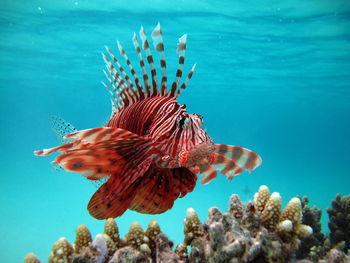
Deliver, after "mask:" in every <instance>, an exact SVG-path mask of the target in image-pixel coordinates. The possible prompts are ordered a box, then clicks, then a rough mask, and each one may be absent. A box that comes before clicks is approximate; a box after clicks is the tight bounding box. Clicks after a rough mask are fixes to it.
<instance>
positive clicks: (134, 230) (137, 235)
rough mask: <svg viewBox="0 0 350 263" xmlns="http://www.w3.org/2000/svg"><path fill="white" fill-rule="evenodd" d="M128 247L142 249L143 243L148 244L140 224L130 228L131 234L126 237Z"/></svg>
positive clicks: (134, 223) (134, 224) (135, 223)
mask: <svg viewBox="0 0 350 263" xmlns="http://www.w3.org/2000/svg"><path fill="white" fill-rule="evenodd" d="M124 238H125V240H126V243H127V245H129V246H132V247H134V248H136V249H140V246H141V245H142V244H143V243H147V242H148V238H147V237H146V236H145V233H144V231H143V229H142V227H141V226H140V224H139V223H138V222H133V223H132V224H131V226H130V229H129V232H128V233H127V234H126V235H125V237H124Z"/></svg>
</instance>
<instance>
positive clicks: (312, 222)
mask: <svg viewBox="0 0 350 263" xmlns="http://www.w3.org/2000/svg"><path fill="white" fill-rule="evenodd" d="M300 200H301V204H302V211H303V213H302V223H303V224H305V225H309V226H311V228H312V230H313V234H312V235H310V236H309V237H306V238H303V239H301V243H300V246H299V249H298V251H297V252H296V257H297V258H299V259H302V258H309V259H311V260H313V261H314V262H317V261H318V260H319V259H320V258H322V257H323V256H324V255H325V248H324V245H323V244H324V241H325V236H324V234H323V233H322V232H321V215H322V211H321V210H320V209H318V208H317V207H316V206H314V207H312V208H311V207H309V199H308V197H306V196H305V197H303V198H300Z"/></svg>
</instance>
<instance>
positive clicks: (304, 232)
mask: <svg viewBox="0 0 350 263" xmlns="http://www.w3.org/2000/svg"><path fill="white" fill-rule="evenodd" d="M312 232H313V231H312V228H311V227H310V226H307V225H304V224H299V225H297V226H296V227H295V233H296V234H297V235H298V237H300V238H305V237H308V236H310V235H311V234H312Z"/></svg>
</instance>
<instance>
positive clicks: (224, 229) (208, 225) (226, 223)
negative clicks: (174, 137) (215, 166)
mask: <svg viewBox="0 0 350 263" xmlns="http://www.w3.org/2000/svg"><path fill="white" fill-rule="evenodd" d="M346 200H347V199H345V200H343V199H341V198H340V197H337V199H336V200H335V201H334V204H333V208H332V209H333V210H329V213H330V214H332V216H335V219H332V221H331V223H332V224H335V223H337V224H339V218H343V217H340V216H339V211H342V213H347V212H348V210H347V209H348V206H347V204H348V203H347V201H346ZM344 203H345V205H344ZM315 215H316V216H315ZM319 217H320V213H319V212H318V210H317V209H316V208H313V209H310V208H308V206H307V199H305V198H304V199H302V202H301V199H300V198H296V197H295V198H292V199H291V200H290V201H289V203H288V204H287V206H286V208H285V209H284V210H282V198H281V196H280V194H279V193H277V192H275V193H272V194H270V190H269V189H268V187H267V186H261V187H260V188H259V191H258V193H256V194H255V197H254V201H249V202H248V203H246V204H244V203H243V202H241V200H240V198H239V196H238V195H232V196H231V198H230V201H229V207H228V212H224V213H223V212H221V211H220V210H219V209H218V208H217V207H212V208H210V209H209V212H208V219H207V220H206V221H205V222H204V224H202V223H201V221H200V220H199V218H198V215H197V213H196V212H195V210H194V209H193V208H189V209H187V213H186V218H185V220H184V234H185V237H184V241H183V243H180V244H179V245H178V246H177V247H176V248H175V249H174V247H173V243H172V242H171V241H170V240H169V239H168V238H167V237H166V236H165V235H164V233H162V231H161V229H160V227H159V224H158V222H157V221H155V220H152V221H151V222H150V223H149V225H148V227H147V229H146V231H144V230H143V229H142V227H141V226H140V224H139V223H137V222H134V223H132V224H131V226H130V229H129V232H128V233H127V234H126V235H125V236H124V237H123V238H120V236H119V230H118V226H117V224H116V222H115V221H114V219H108V220H107V221H106V223H105V227H104V234H98V235H97V236H96V237H95V239H94V240H92V238H91V234H90V231H89V230H88V229H87V227H86V226H84V225H80V226H79V227H78V229H77V235H76V240H75V242H74V246H72V245H70V244H69V243H68V241H67V240H66V239H65V238H61V239H59V240H58V241H56V242H55V243H54V245H53V249H52V252H51V255H50V258H49V263H132V262H138V263H226V262H230V263H231V262H232V263H233V262H237V263H247V262H255V263H260V262H261V263H265V262H266V263H270V262H271V263H272V262H273V263H282V262H289V261H290V260H293V259H294V258H295V255H296V251H297V249H298V247H300V245H299V244H300V242H301V244H303V242H304V240H308V239H307V238H309V240H314V239H315V240H317V241H319V243H317V244H320V243H322V240H323V239H322V236H321V238H320V239H319V238H318V237H317V238H316V236H314V235H315V234H317V235H319V234H320V225H319ZM331 218H332V217H331ZM310 226H312V227H314V228H315V231H314V235H311V234H312V228H311V227H310ZM337 230H339V227H338V228H337ZM345 237H346V235H345ZM305 238H306V239H305ZM310 238H311V239H310ZM312 238H314V239H312ZM300 240H301V241H300ZM329 242H333V243H335V242H336V241H333V239H332V241H329ZM346 245H348V244H347V243H346V240H344V239H342V242H341V243H339V244H338V245H337V247H336V248H333V249H331V250H329V251H328V253H327V255H326V257H327V260H328V261H327V262H340V263H343V262H346V260H349V258H348V257H346V255H345V254H344V252H342V251H341V250H342V249H344V247H346ZM320 247H321V245H319V246H317V245H316V246H312V247H311V246H308V247H307V246H305V249H304V250H300V249H299V251H303V252H300V253H301V254H298V255H304V256H305V257H308V258H309V259H311V260H313V262H326V261H322V260H320V261H319V259H320V258H321V257H322V255H324V254H325V253H323V254H321V253H319V250H318V249H319V248H320ZM188 248H190V249H188ZM188 251H190V252H188ZM298 253H299V252H298ZM313 255H314V256H313ZM332 260H333V261H332ZM299 262H310V261H308V260H303V261H299ZM25 263H40V261H39V260H38V259H37V258H36V257H35V256H34V255H33V254H28V255H27V256H26V258H25Z"/></svg>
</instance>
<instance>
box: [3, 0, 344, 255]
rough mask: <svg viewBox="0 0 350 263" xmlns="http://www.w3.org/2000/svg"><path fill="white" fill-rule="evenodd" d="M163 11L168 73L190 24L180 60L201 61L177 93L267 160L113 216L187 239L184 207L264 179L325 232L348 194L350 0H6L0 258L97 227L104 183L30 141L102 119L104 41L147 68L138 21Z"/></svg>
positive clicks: (249, 189) (153, 21)
mask: <svg viewBox="0 0 350 263" xmlns="http://www.w3.org/2000/svg"><path fill="white" fill-rule="evenodd" d="M158 22H160V23H161V25H162V28H163V39H164V42H165V49H166V56H167V66H168V74H169V82H170V81H172V79H173V77H174V76H175V70H176V67H177V59H178V56H177V54H176V53H175V50H176V44H177V40H178V38H179V37H180V36H182V35H183V34H184V33H187V34H188V41H187V52H186V62H185V72H187V71H188V70H190V68H191V66H192V65H193V64H194V63H197V68H196V72H195V74H194V76H193V78H192V79H191V82H190V84H189V86H188V87H187V89H186V91H185V92H183V93H182V94H181V96H180V98H179V102H180V103H185V104H186V105H187V110H188V111H189V112H190V113H199V114H201V115H203V116H204V118H205V119H204V126H205V128H206V129H207V132H208V134H209V135H210V136H211V137H212V138H213V140H214V142H216V143H225V144H232V145H237V146H243V147H246V148H249V149H252V150H253V151H255V152H257V153H258V154H260V155H261V157H262V159H263V164H262V166H261V167H259V168H257V169H256V170H255V171H253V172H252V173H251V174H249V173H247V172H244V173H243V174H241V175H239V176H238V177H237V178H235V179H234V180H233V181H231V182H230V181H228V180H227V179H226V178H225V177H224V176H221V175H220V176H218V177H217V178H216V179H215V180H214V181H212V182H211V183H210V184H209V185H204V186H202V185H200V184H199V182H197V186H196V188H195V189H194V191H193V192H192V193H189V194H188V195H186V196H185V197H184V198H182V199H178V200H177V201H176V202H175V204H174V207H173V208H172V209H171V210H169V211H167V212H165V213H163V214H160V215H143V214H139V213H136V212H132V211H127V212H126V213H125V214H124V215H123V216H121V217H120V218H117V219H116V221H117V223H118V226H119V229H120V232H121V234H122V235H124V234H125V233H126V232H127V231H128V228H129V225H130V223H131V222H132V221H138V222H139V223H140V224H141V225H142V226H143V227H146V226H147V224H148V222H149V221H150V220H151V219H152V218H155V219H157V221H158V222H159V224H160V226H161V228H162V230H163V231H164V232H165V233H167V234H168V235H169V238H170V239H172V240H173V241H174V242H175V243H179V242H181V241H182V240H183V218H184V217H185V213H186V208H188V207H193V208H194V209H195V210H196V211H197V213H198V214H199V216H200V219H201V220H202V221H204V220H205V218H206V216H207V211H208V208H209V207H211V206H218V207H219V208H220V209H223V210H226V208H227V206H228V199H229V197H230V195H231V194H233V193H237V194H239V195H240V197H241V199H242V200H244V201H247V200H251V199H253V195H254V192H256V191H257V190H258V187H259V186H260V185H262V184H265V185H267V186H268V187H269V188H270V189H271V191H278V192H280V193H281V195H282V198H283V201H284V204H286V202H287V201H288V200H289V199H290V198H292V197H294V196H296V195H301V196H304V195H307V196H308V197H309V199H310V205H311V206H313V205H317V207H319V208H321V209H322V210H323V215H322V223H323V232H325V233H327V232H328V227H327V220H328V215H327V213H326V208H327V207H329V206H330V203H331V200H332V199H333V198H334V197H335V195H336V193H340V194H342V195H347V194H349V193H350V177H349V170H348V169H349V163H350V161H349V160H350V151H349V149H350V139H349V135H350V2H349V1H346V0H344V1H341V0H333V1H331V0H312V1H294V0H287V1H261V0H255V1H250V0H249V1H226V0H225V1H213V0H211V1H209V0H200V1H196V0H189V1H187V0H186V1H160V0H155V1H138V0H128V1H125V0H120V1H107V0H106V1H104V0H103V1H80V0H76V1H70V0H69V1H68V0H67V1H66V0H65V1H63V0H62V1H58V0H57V1H25V0H12V1H10V0H1V6H0V39H1V41H0V45H1V48H0V92H1V93H0V95H1V103H0V118H1V119H0V121H1V122H0V123H1V129H0V150H1V151H0V164H1V171H0V174H1V176H0V216H1V217H0V233H1V238H0V259H1V262H22V261H23V257H24V255H25V254H26V253H28V252H34V253H35V254H36V255H37V256H38V257H39V258H41V259H46V258H48V256H49V253H50V250H51V247H52V244H53V242H54V241H56V240H57V239H58V238H59V237H61V236H65V237H66V238H67V239H68V240H69V241H70V242H73V240H74V236H75V230H76V227H77V226H78V225H79V224H85V225H87V226H88V227H89V229H90V230H91V232H92V234H93V235H95V234H97V233H98V232H99V231H100V230H101V229H102V228H103V224H104V221H99V220H96V219H94V218H92V217H91V216H90V215H89V214H88V212H87V210H86V205H87V203H88V201H89V199H90V197H91V196H92V194H93V193H94V192H95V191H96V186H94V185H93V184H91V183H90V182H89V181H88V180H86V179H85V178H84V177H82V176H80V175H78V174H74V173H68V172H65V171H62V170H61V171H57V170H55V169H54V167H53V165H52V164H50V162H51V161H52V160H53V157H51V156H49V157H46V158H39V157H36V156H34V154H33V151H34V150H38V149H42V148H48V147H52V146H55V145H58V140H57V139H58V138H57V137H56V135H55V134H54V133H53V132H52V130H51V128H50V119H51V117H52V116H53V115H59V116H61V117H63V118H64V119H66V120H68V121H69V122H71V123H72V124H73V125H74V126H75V127H77V128H78V129H87V128H93V127H99V126H102V125H103V124H104V123H105V121H106V120H107V119H108V117H109V115H110V110H111V105H110V99H109V94H108V92H107V91H106V90H105V89H104V88H103V86H102V85H101V81H104V80H105V77H104V74H103V73H102V69H103V68H104V62H103V60H102V58H101V52H104V45H108V46H109V47H110V48H111V49H112V50H113V51H114V53H115V54H118V52H117V47H116V40H120V41H121V43H122V44H123V46H124V48H125V49H126V51H127V53H128V55H129V57H130V58H131V60H132V62H133V64H134V65H135V67H136V68H137V72H138V73H139V72H140V70H139V68H138V66H136V65H137V64H138V61H137V59H136V54H135V52H134V49H133V45H132V41H131V38H132V34H133V32H134V31H135V32H138V30H139V28H140V26H141V25H143V26H144V28H145V30H146V32H147V33H148V34H150V32H151V31H152V30H153V28H154V27H155V26H156V25H157V23H158ZM154 57H157V54H155V52H154ZM157 65H158V64H157ZM139 75H140V74H139Z"/></svg>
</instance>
